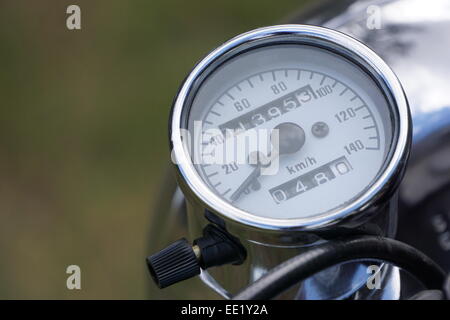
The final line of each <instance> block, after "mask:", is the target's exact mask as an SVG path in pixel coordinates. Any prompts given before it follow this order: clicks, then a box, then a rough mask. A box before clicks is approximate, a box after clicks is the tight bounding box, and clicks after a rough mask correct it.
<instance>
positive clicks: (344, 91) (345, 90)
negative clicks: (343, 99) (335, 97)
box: [339, 88, 348, 96]
mask: <svg viewBox="0 0 450 320" xmlns="http://www.w3.org/2000/svg"><path fill="white" fill-rule="evenodd" d="M347 90H348V88H345V89H344V90H342V92H341V93H339V95H340V96H342V95H343V94H344V93H346V92H347Z"/></svg>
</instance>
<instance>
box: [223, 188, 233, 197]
mask: <svg viewBox="0 0 450 320" xmlns="http://www.w3.org/2000/svg"><path fill="white" fill-rule="evenodd" d="M230 191H231V189H227V191H225V192H224V193H222V196H224V195H226V194H227V193H228V192H230Z"/></svg>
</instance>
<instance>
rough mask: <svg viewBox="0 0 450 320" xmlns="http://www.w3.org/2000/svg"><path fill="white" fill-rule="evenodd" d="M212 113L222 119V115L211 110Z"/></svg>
mask: <svg viewBox="0 0 450 320" xmlns="http://www.w3.org/2000/svg"><path fill="white" fill-rule="evenodd" d="M211 113H212V114H214V115H216V116H218V117H220V116H221V114H220V113H218V112H215V111H212V110H211Z"/></svg>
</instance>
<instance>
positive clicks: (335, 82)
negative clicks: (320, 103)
mask: <svg viewBox="0 0 450 320" xmlns="http://www.w3.org/2000/svg"><path fill="white" fill-rule="evenodd" d="M337 84H338V82H337V80H336V81H334V83H333V85H332V86H331V87H332V88H334V87H336V85H337Z"/></svg>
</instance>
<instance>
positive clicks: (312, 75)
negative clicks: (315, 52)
mask: <svg viewBox="0 0 450 320" xmlns="http://www.w3.org/2000/svg"><path fill="white" fill-rule="evenodd" d="M313 77H314V73H313V72H312V71H311V75H310V76H309V80H311V79H312V78H313Z"/></svg>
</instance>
